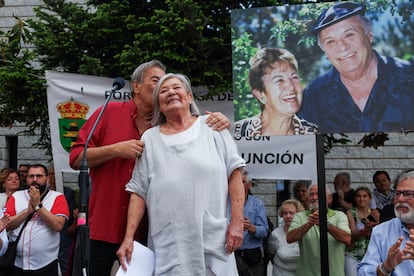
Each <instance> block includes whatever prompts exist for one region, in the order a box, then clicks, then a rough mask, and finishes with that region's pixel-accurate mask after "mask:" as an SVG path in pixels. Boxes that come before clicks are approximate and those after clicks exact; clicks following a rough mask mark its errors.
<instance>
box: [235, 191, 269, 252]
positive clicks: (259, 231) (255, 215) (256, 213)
mask: <svg viewBox="0 0 414 276" xmlns="http://www.w3.org/2000/svg"><path fill="white" fill-rule="evenodd" d="M244 217H246V218H248V219H249V221H250V223H252V224H254V225H255V226H256V232H255V233H254V234H251V233H250V232H248V231H244V239H243V244H242V246H241V247H240V249H252V248H257V247H262V245H263V239H264V238H266V237H267V234H268V230H269V226H268V224H267V215H266V208H265V206H264V204H263V202H262V201H261V200H260V199H258V198H256V197H255V196H253V195H248V196H247V199H246V202H245V203H244Z"/></svg>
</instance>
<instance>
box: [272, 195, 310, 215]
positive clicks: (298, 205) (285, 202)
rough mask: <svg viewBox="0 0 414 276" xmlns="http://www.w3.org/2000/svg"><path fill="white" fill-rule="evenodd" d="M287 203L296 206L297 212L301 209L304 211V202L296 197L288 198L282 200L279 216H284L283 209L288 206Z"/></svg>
mask: <svg viewBox="0 0 414 276" xmlns="http://www.w3.org/2000/svg"><path fill="white" fill-rule="evenodd" d="M286 205H293V206H295V208H296V212H300V211H303V210H304V208H303V205H302V203H300V202H299V200H296V199H286V200H285V201H283V202H282V204H281V205H280V207H279V212H278V214H279V217H282V216H283V210H284V208H285V207H286Z"/></svg>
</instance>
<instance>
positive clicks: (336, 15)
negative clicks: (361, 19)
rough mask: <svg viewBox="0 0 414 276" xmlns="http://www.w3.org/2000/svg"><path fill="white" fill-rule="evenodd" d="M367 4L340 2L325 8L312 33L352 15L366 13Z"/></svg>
mask: <svg viewBox="0 0 414 276" xmlns="http://www.w3.org/2000/svg"><path fill="white" fill-rule="evenodd" d="M365 9H366V6H365V5H364V4H361V3H354V2H340V3H336V4H335V5H333V6H331V7H330V8H328V9H326V10H324V11H323V12H322V13H321V15H320V16H319V17H318V19H317V20H316V22H315V24H314V25H313V28H312V31H311V32H312V34H317V33H319V32H320V31H322V30H323V29H325V28H327V27H329V26H331V25H332V24H335V23H338V22H339V21H342V20H344V19H347V18H349V17H351V16H354V15H357V14H361V15H364V14H365Z"/></svg>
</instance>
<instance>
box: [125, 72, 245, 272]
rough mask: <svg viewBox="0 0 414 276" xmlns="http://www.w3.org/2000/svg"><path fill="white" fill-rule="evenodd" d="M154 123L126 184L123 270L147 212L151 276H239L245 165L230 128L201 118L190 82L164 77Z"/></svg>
mask: <svg viewBox="0 0 414 276" xmlns="http://www.w3.org/2000/svg"><path fill="white" fill-rule="evenodd" d="M153 103H154V115H153V121H152V124H153V125H154V126H155V127H153V128H151V129H149V130H147V131H146V132H145V133H144V134H143V136H142V140H143V141H144V143H145V146H144V151H143V154H142V156H141V157H140V159H139V161H138V162H136V165H135V168H134V172H133V175H132V178H131V180H130V181H129V183H128V184H127V185H126V190H127V191H128V192H130V194H131V197H130V204H129V209H128V224H127V231H126V235H125V238H124V241H123V243H122V245H121V247H120V249H119V250H118V252H117V255H118V257H119V259H120V262H121V265H122V266H123V268H124V269H126V265H125V259H126V260H127V261H128V260H129V259H130V256H131V252H132V247H133V245H132V244H133V236H134V233H135V229H136V228H137V227H138V225H139V223H140V220H141V218H142V216H143V214H144V210H145V206H146V207H147V210H148V217H149V233H148V246H149V247H150V248H151V249H153V250H154V253H155V275H180V276H185V275H191V276H193V275H237V268H236V263H235V259H234V254H233V252H234V250H236V249H237V248H238V247H239V246H240V245H241V244H242V242H243V204H244V190H243V183H242V170H243V169H244V167H245V162H244V160H243V159H242V158H241V157H240V156H239V154H238V151H237V147H236V144H235V143H234V141H233V139H232V136H231V135H230V132H229V131H228V130H223V131H220V132H217V131H214V130H212V129H211V128H210V127H208V126H207V125H206V124H205V123H204V122H205V120H206V118H207V117H206V116H199V115H198V114H199V112H198V108H197V106H196V105H195V103H194V101H193V95H192V92H191V85H190V81H189V80H188V78H187V77H185V76H184V75H180V74H167V75H165V76H164V77H162V78H161V79H160V80H159V82H158V84H157V86H156V87H155V90H154V99H153Z"/></svg>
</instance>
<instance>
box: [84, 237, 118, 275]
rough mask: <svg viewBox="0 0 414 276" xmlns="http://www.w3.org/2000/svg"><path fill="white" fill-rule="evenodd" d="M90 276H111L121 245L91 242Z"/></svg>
mask: <svg viewBox="0 0 414 276" xmlns="http://www.w3.org/2000/svg"><path fill="white" fill-rule="evenodd" d="M90 245H91V255H90V261H89V276H109V275H110V274H111V269H112V266H113V264H114V261H116V260H118V257H117V256H116V251H118V249H119V247H120V246H121V245H120V244H115V243H109V242H103V241H97V240H91V243H90Z"/></svg>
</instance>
